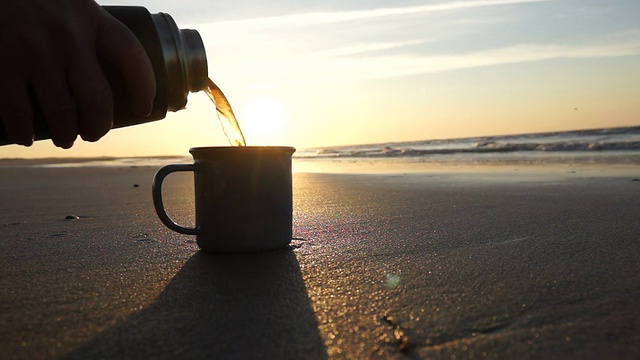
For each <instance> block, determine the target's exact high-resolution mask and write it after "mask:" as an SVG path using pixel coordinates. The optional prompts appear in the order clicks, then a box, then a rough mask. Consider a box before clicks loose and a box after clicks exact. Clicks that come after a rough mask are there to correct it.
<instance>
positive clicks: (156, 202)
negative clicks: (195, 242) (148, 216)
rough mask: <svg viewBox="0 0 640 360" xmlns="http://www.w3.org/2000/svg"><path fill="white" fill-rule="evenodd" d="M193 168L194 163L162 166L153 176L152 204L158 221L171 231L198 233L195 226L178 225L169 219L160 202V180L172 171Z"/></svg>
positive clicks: (191, 169)
mask: <svg viewBox="0 0 640 360" xmlns="http://www.w3.org/2000/svg"><path fill="white" fill-rule="evenodd" d="M195 170H196V165H195V164H181V165H166V166H163V167H161V168H160V170H158V172H157V173H156V175H155V176H154V177H153V183H152V186H151V193H152V195H153V206H154V207H155V208H156V213H157V214H158V217H159V218H160V221H162V223H163V224H165V225H166V226H167V227H168V228H169V229H171V230H173V231H177V232H179V233H181V234H187V235H198V234H199V233H200V229H199V228H197V227H196V228H188V227H184V226H180V225H178V224H176V223H175V222H174V221H173V220H171V218H170V217H169V215H167V212H166V211H165V210H164V205H163V203H162V181H163V180H164V178H165V177H166V176H167V175H169V174H171V173H172V172H176V171H195Z"/></svg>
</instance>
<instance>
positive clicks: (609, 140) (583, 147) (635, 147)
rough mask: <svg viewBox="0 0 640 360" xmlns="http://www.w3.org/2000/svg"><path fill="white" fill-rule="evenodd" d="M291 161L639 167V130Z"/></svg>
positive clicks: (311, 154)
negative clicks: (575, 164) (573, 164)
mask: <svg viewBox="0 0 640 360" xmlns="http://www.w3.org/2000/svg"><path fill="white" fill-rule="evenodd" d="M294 158H295V159H297V160H306V161H312V160H349V161H381V160H382V161H384V160H385V159H389V160H391V159H396V161H403V162H428V163H434V164H437V163H446V164H451V163H457V164H465V163H480V164H492V163H498V164H499V163H539V164H545V163H575V162H577V163H603V164H627V165H640V126H632V127H620V128H607V129H592V130H576V131H561V132H547V133H535V134H518V135H504V136H486V137H470V138H463V139H440V140H424V141H411V142H389V143H380V144H367V145H349V146H331V147H318V148H310V149H299V150H298V151H296V153H295V154H294Z"/></svg>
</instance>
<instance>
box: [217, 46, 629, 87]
mask: <svg viewBox="0 0 640 360" xmlns="http://www.w3.org/2000/svg"><path fill="white" fill-rule="evenodd" d="M408 43H411V42H408ZM403 45H406V44H402V43H395V44H387V43H380V44H369V45H362V46H355V47H353V48H342V49H334V50H332V51H326V52H324V53H323V54H322V56H320V55H319V54H318V53H307V54H304V53H301V54H295V55H294V54H289V55H288V56H286V57H281V58H271V59H263V60H261V62H260V63H259V64H256V63H255V60H254V63H253V66H251V65H250V64H249V63H248V62H236V63H235V64H232V65H229V67H228V70H229V71H230V72H231V73H232V74H235V77H234V78H233V81H235V82H243V83H245V84H252V85H250V86H253V87H255V86H258V85H257V84H261V85H260V86H264V85H266V84H269V86H300V85H304V86H310V85H311V84H331V83H349V82H354V81H367V80H376V79H384V78H394V77H403V76H413V75H422V74H429V73H438V72H445V71H455V70H462V69H470V68H479V67H486V66H499V65H509V64H519V63H531V62H537V61H545V60H553V59H586V58H604V57H621V56H640V41H639V39H628V40H627V41H620V42H617V43H604V42H602V43H592V44H583V45H562V44H518V45H512V46H506V47H500V48H494V49H487V50H482V51H474V52H466V53H458V54H441V55H419V54H404V55H380V56H374V55H372V56H358V57H353V56H336V55H348V54H362V53H366V51H368V50H372V49H382V48H390V47H393V46H403Z"/></svg>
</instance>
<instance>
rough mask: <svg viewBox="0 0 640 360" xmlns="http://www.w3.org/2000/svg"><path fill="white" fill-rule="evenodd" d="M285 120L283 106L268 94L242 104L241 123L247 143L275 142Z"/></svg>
mask: <svg viewBox="0 0 640 360" xmlns="http://www.w3.org/2000/svg"><path fill="white" fill-rule="evenodd" d="M285 120H286V115H285V111H284V107H283V106H282V103H281V102H280V101H278V100H276V99H274V98H272V97H268V96H259V97H254V98H252V99H250V100H249V101H248V102H247V104H246V105H245V106H244V109H243V116H242V122H243V123H242V124H241V126H242V129H243V131H244V132H245V133H246V136H247V141H248V143H247V145H268V144H273V143H274V142H277V141H278V138H279V135H280V132H281V130H282V128H283V126H284V123H285ZM245 129H246V130H245Z"/></svg>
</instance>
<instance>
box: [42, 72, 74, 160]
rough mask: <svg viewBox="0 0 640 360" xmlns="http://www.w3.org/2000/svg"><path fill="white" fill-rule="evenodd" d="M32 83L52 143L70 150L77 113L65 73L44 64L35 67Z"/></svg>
mask: <svg viewBox="0 0 640 360" xmlns="http://www.w3.org/2000/svg"><path fill="white" fill-rule="evenodd" d="M32 82H33V88H34V92H35V95H36V100H37V102H38V104H39V106H40V110H41V111H42V115H43V116H44V119H45V122H46V123H47V126H48V128H49V135H50V136H51V140H52V141H53V143H54V144H55V145H56V146H58V147H61V148H63V149H68V148H70V147H71V146H72V145H73V143H74V141H75V140H76V137H77V136H78V113H77V111H76V101H75V99H74V97H73V95H72V94H71V92H70V90H69V85H68V83H67V79H66V76H65V73H64V72H62V71H61V67H60V66H57V65H55V63H52V62H51V61H50V60H43V61H41V62H39V63H38V64H37V66H35V67H34V73H33V75H32Z"/></svg>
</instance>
